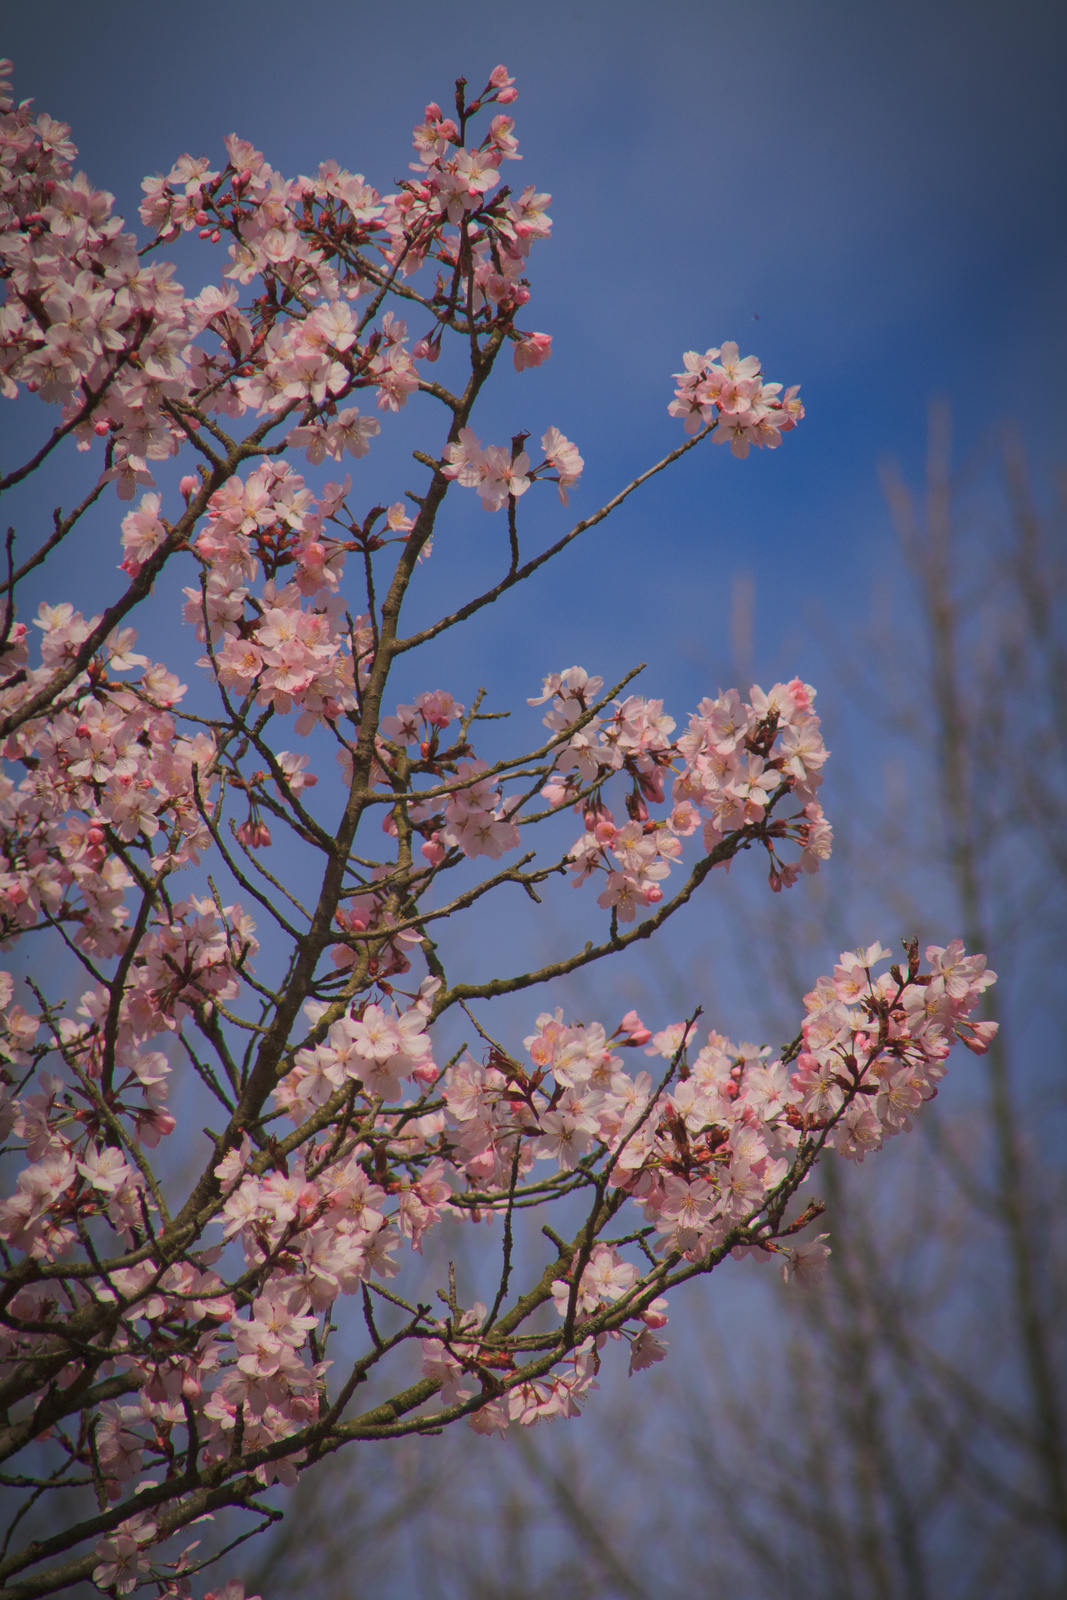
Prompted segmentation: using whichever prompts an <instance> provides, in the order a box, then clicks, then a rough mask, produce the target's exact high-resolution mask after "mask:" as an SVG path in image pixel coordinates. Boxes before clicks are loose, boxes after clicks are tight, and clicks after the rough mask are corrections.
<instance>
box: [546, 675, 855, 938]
mask: <svg viewBox="0 0 1067 1600" xmlns="http://www.w3.org/2000/svg"><path fill="white" fill-rule="evenodd" d="M602 687H603V680H602V679H600V678H590V677H589V675H588V674H587V673H586V672H585V671H584V669H583V668H581V667H570V668H568V669H567V671H566V672H562V673H554V674H553V675H552V676H551V677H548V678H546V679H545V687H544V692H543V693H542V694H541V695H540V696H538V697H537V698H536V699H532V700H530V702H529V703H530V704H531V705H541V704H543V703H544V702H545V701H546V700H549V699H551V700H552V709H551V710H550V711H549V712H548V713H547V715H546V716H545V718H544V721H545V725H546V726H547V727H549V728H551V729H552V730H553V732H554V733H556V734H557V735H559V734H565V733H568V731H569V730H570V729H571V728H572V727H573V728H575V729H576V731H575V732H574V733H573V734H570V736H569V737H568V738H566V739H565V740H563V741H562V742H561V744H560V746H559V750H558V753H557V756H556V767H557V769H558V772H559V773H560V776H558V777H553V779H552V780H551V782H550V783H549V784H548V785H547V786H546V787H545V788H544V789H543V790H542V793H543V794H544V795H545V797H546V799H549V800H550V801H552V803H553V804H555V805H562V804H565V803H566V802H567V801H569V800H571V801H576V803H577V804H578V805H579V806H580V807H581V808H582V809H583V810H584V817H585V822H586V831H585V833H584V834H583V835H582V837H581V838H580V839H579V840H578V841H577V843H576V844H575V845H574V847H573V848H572V850H571V852H570V858H569V859H570V864H571V869H572V871H573V873H574V882H575V884H576V885H577V884H581V883H584V882H585V881H586V880H587V879H589V878H590V877H592V876H593V875H594V874H595V873H598V872H603V873H605V874H606V882H605V886H604V888H603V890H602V892H601V894H600V895H599V897H598V899H599V904H601V905H602V906H606V907H611V908H612V909H613V910H614V911H615V912H616V914H617V915H618V917H619V918H620V920H621V921H624V922H631V921H632V920H633V918H634V917H635V915H636V914H637V912H638V910H639V909H640V908H641V907H643V906H650V905H656V904H658V902H659V901H660V900H662V898H663V891H662V889H661V888H660V887H659V885H660V883H661V882H662V881H663V879H664V878H666V877H667V876H668V874H669V873H670V870H671V863H672V862H675V861H677V860H678V858H679V857H680V855H681V851H682V845H681V841H682V839H683V838H685V837H687V836H688V835H690V834H693V833H695V832H696V831H697V830H698V828H700V829H701V830H702V837H703V843H704V848H705V850H706V851H707V852H708V853H709V854H712V853H713V852H714V851H715V849H716V847H717V846H720V845H721V844H722V843H723V841H724V840H725V838H726V837H727V835H728V834H730V833H732V832H734V831H735V830H737V829H740V828H746V827H747V828H750V829H753V830H754V834H755V837H757V838H758V839H759V841H760V843H761V844H762V845H763V846H764V848H765V849H766V851H767V853H768V856H769V857H770V861H771V874H770V881H771V886H772V888H774V889H776V890H778V889H781V888H782V887H787V886H789V885H791V884H793V883H795V882H796V880H797V878H798V877H799V875H800V873H801V872H802V871H803V872H817V871H818V869H819V865H820V863H821V862H822V861H824V860H826V858H827V857H828V856H829V854H830V848H831V843H832V833H831V830H830V827H829V825H828V823H827V822H826V821H825V819H824V817H823V814H822V810H821V807H820V806H819V804H818V802H817V801H816V799H815V792H816V790H817V789H818V787H819V785H820V783H821V782H822V774H821V768H822V766H823V763H824V762H825V760H826V756H827V751H826V748H825V746H824V745H823V742H822V735H821V733H820V731H819V718H818V717H817V716H815V714H814V711H813V701H814V697H815V690H814V689H813V688H812V687H811V685H810V684H805V683H802V682H801V681H800V679H799V678H794V679H793V680H792V682H791V683H788V684H784V683H778V684H775V685H774V687H773V688H772V689H771V690H770V692H769V693H767V694H765V693H764V692H763V690H762V689H760V688H759V687H758V686H757V687H755V688H753V690H752V692H751V700H749V701H743V700H742V699H741V696H740V695H739V693H738V691H737V690H736V689H729V690H727V691H726V693H725V694H720V695H719V696H717V698H715V699H714V700H712V699H705V700H702V701H701V702H700V705H699V707H698V710H697V713H696V714H695V715H694V716H692V717H691V718H690V719H689V727H688V730H687V731H686V732H685V733H684V734H682V735H681V736H680V737H679V738H678V739H676V740H675V741H673V742H672V741H671V738H670V735H671V734H672V733H673V731H674V727H675V723H674V719H673V718H672V717H669V716H664V714H663V702H662V701H661V700H645V699H643V698H641V697H640V696H637V695H631V696H629V697H628V698H627V699H626V700H624V701H621V702H616V703H615V706H614V708H613V712H612V715H611V716H610V717H602V716H600V715H591V714H590V707H591V706H593V703H594V701H595V699H596V696H597V694H598V693H599V691H600V689H601V688H602ZM672 773H673V777H671V774H672ZM616 775H619V776H626V777H628V778H629V780H630V791H629V793H628V794H627V796H626V809H627V812H628V817H629V820H628V821H626V822H623V823H622V824H621V825H620V824H619V822H618V821H617V820H616V817H615V815H614V814H613V812H612V811H611V809H610V807H609V806H608V804H607V802H606V800H605V798H604V793H603V789H604V785H605V784H606V783H607V782H608V781H609V780H610V779H612V778H613V777H615V776H616ZM668 778H671V790H670V796H669V799H668V794H667V787H666V786H667V780H668ZM786 795H788V796H790V797H791V798H793V799H795V800H796V801H799V802H800V804H801V807H802V809H801V810H800V811H799V812H797V813H796V814H795V815H794V816H793V817H791V818H789V819H782V818H776V819H774V820H773V821H772V820H770V812H771V810H772V808H773V806H774V804H775V803H776V802H777V801H778V800H780V799H782V798H783V797H784V796H786ZM663 804H669V805H670V811H669V813H668V815H667V816H665V817H661V818H653V817H652V816H651V815H650V813H649V806H650V805H663ZM786 840H791V841H793V842H794V843H796V844H798V845H799V846H800V854H799V856H798V858H797V859H796V860H795V861H790V862H783V861H782V860H781V857H780V855H779V851H780V849H781V844H782V842H783V841H786Z"/></svg>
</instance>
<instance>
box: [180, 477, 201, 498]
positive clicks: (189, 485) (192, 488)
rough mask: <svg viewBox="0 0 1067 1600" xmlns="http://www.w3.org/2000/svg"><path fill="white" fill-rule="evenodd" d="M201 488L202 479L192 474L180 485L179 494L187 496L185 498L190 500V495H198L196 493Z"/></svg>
mask: <svg viewBox="0 0 1067 1600" xmlns="http://www.w3.org/2000/svg"><path fill="white" fill-rule="evenodd" d="M199 487H200V479H199V478H198V477H197V476H196V474H195V473H192V472H190V473H188V474H187V475H186V476H185V477H184V478H183V479H182V480H181V482H180V483H179V485H178V492H179V493H180V494H183V495H184V496H185V498H186V499H187V500H188V499H189V497H190V495H194V494H195V493H196V491H197V490H198V489H199Z"/></svg>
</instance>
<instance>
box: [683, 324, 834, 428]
mask: <svg viewBox="0 0 1067 1600" xmlns="http://www.w3.org/2000/svg"><path fill="white" fill-rule="evenodd" d="M682 360H683V361H684V363H685V371H684V372H676V373H675V374H674V376H675V377H676V378H677V379H678V387H677V389H675V391H674V396H675V397H674V399H673V400H672V401H671V403H670V405H669V406H668V407H667V410H668V411H669V412H670V414H671V416H672V417H684V418H685V431H686V433H696V432H697V430H698V429H699V428H713V429H714V430H715V439H716V442H717V443H718V444H725V443H726V442H727V441H729V444H730V449H731V450H732V451H733V453H734V455H735V456H747V455H748V452H749V447H750V446H751V445H757V446H758V447H759V448H760V449H761V450H762V449H763V447H764V446H766V447H767V449H768V450H775V449H777V447H778V446H779V445H780V444H781V442H782V434H783V433H788V432H789V431H790V429H791V428H795V427H796V425H797V423H798V422H799V421H800V420H801V418H802V417H803V415H804V407H803V406H802V405H801V403H800V401H799V400H798V399H797V394H798V393H799V389H800V386H799V384H795V385H794V386H793V387H792V388H791V389H787V390H786V391H785V394H783V393H782V385H781V384H780V383H764V381H763V374H762V371H761V370H760V364H759V360H758V358H757V357H756V356H745V358H744V360H741V359H740V357H739V353H738V349H737V346H736V344H734V342H733V341H732V340H728V341H727V342H726V344H724V345H723V346H722V348H721V350H706V351H705V352H704V354H703V355H698V353H697V352H696V351H695V350H687V351H686V353H685V355H684V356H683V357H682Z"/></svg>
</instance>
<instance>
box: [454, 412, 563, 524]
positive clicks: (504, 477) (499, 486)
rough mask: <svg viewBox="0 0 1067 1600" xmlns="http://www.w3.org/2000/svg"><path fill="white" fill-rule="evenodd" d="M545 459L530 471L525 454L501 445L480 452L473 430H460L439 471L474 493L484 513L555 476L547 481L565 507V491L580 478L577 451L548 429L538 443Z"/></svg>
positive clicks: (480, 446)
mask: <svg viewBox="0 0 1067 1600" xmlns="http://www.w3.org/2000/svg"><path fill="white" fill-rule="evenodd" d="M541 449H542V450H543V451H544V454H545V459H544V461H543V462H542V463H541V465H540V466H538V467H535V468H534V469H533V471H532V472H531V470H530V458H529V456H528V455H527V453H526V451H525V450H514V449H513V450H507V449H505V447H504V446H503V445H500V444H491V445H487V446H485V447H484V448H483V446H482V445H481V444H480V442H479V441H478V439H477V438H476V437H475V434H474V430H473V428H463V429H461V430H460V435H459V438H458V440H457V441H456V443H455V444H450V445H449V446H448V448H447V450H446V451H445V456H446V458H447V465H446V466H444V467H442V469H441V470H442V472H443V474H444V476H445V477H446V478H455V480H456V482H457V483H459V484H461V485H462V487H463V488H465V489H477V491H478V496H479V498H480V500H481V502H482V505H483V506H484V507H485V509H486V511H499V510H500V508H501V506H504V505H507V503H508V501H509V500H511V501H515V500H517V499H518V497H519V496H520V495H522V494H525V493H526V491H527V489H528V488H529V487H530V484H531V483H532V482H533V481H534V479H535V478H537V477H544V476H546V475H550V474H551V473H552V472H555V473H556V474H557V476H556V477H554V478H551V481H552V482H553V483H557V484H558V485H559V497H560V500H561V501H562V502H563V504H564V505H566V504H567V499H568V493H567V492H568V490H569V489H572V488H573V487H574V485H575V484H576V483H577V482H578V479H579V478H580V477H581V475H582V468H583V466H584V465H585V463H584V461H583V460H582V458H581V456H580V455H579V454H578V450H577V447H576V446H575V445H573V444H572V443H571V441H570V440H569V439H565V438H564V437H563V435H562V434H561V433H560V431H559V429H558V428H549V429H548V430H547V432H546V433H545V434H544V435H543V437H542V439H541Z"/></svg>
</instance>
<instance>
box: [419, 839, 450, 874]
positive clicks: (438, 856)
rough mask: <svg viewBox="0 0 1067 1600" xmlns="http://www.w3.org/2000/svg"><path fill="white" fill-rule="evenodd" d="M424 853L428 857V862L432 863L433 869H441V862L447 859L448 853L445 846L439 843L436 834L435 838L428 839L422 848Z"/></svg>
mask: <svg viewBox="0 0 1067 1600" xmlns="http://www.w3.org/2000/svg"><path fill="white" fill-rule="evenodd" d="M422 853H423V855H424V856H425V857H426V860H427V861H428V862H429V863H430V865H431V867H439V866H440V865H441V862H442V861H443V860H444V859H445V856H446V854H447V851H446V850H445V847H444V845H443V844H440V843H439V842H438V838H437V835H436V833H435V834H434V836H433V838H432V839H427V840H426V842H425V844H424V845H423V846H422Z"/></svg>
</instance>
